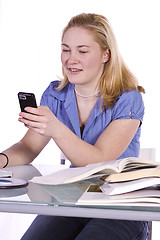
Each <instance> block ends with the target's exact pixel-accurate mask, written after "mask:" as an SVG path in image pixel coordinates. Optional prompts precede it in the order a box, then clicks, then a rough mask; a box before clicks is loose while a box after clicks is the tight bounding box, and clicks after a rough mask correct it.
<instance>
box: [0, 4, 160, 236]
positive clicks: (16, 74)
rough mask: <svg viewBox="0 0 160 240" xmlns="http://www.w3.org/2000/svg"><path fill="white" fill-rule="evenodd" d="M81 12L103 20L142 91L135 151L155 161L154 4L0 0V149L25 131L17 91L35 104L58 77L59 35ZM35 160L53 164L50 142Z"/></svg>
mask: <svg viewBox="0 0 160 240" xmlns="http://www.w3.org/2000/svg"><path fill="white" fill-rule="evenodd" d="M81 12H87V13H88V12H91V13H93V12H94V13H99V14H103V15H105V16H106V17H107V18H108V19H109V21H110V23H111V25H112V27H113V30H114V32H115V35H116V38H117V42H118V45H119V49H120V52H121V54H122V56H123V58H124V60H125V62H126V63H127V65H128V67H129V68H130V69H131V71H132V72H133V73H134V74H135V75H136V76H137V78H138V79H139V84H140V85H143V87H144V88H145V89H146V94H145V95H144V102H145V107H146V110H145V117H144V122H143V125H142V136H141V147H153V148H156V158H157V160H158V161H159V160H160V150H159V138H158V137H159V133H160V127H159V116H160V113H159V94H160V91H159V86H160V84H159V80H160V74H159V71H160V70H159V69H160V68H159V56H160V32H159V31H160V30H159V23H160V14H159V1H158V0H152V1H151V0H131V1H128V0H120V1H119V0H99V1H89V0H88V1H87V0H81V1H73V0H68V1H64V0H58V1H54V0H0V114H1V115H0V151H2V150H4V149H5V148H7V147H9V146H10V145H11V144H13V143H15V142H16V141H19V140H20V138H21V137H22V136H23V135H24V133H25V132H26V129H25V127H24V126H23V125H22V124H20V123H19V122H18V114H19V112H20V109H19V105H18V98H17V93H18V92H19V91H29V92H34V93H35V95H36V97H37V102H38V103H39V101H40V97H41V94H42V93H43V91H44V90H45V89H46V87H47V86H48V84H49V83H50V82H51V81H53V80H55V79H57V76H61V63H60V43H61V33H62V30H63V28H64V26H65V25H66V24H67V22H68V21H69V19H70V18H71V17H72V16H73V15H76V14H79V13H81ZM37 161H42V162H43V163H44V162H47V163H48V162H54V163H58V164H59V151H58V149H57V148H56V146H55V144H54V143H53V142H52V144H50V146H49V147H48V149H47V150H46V151H45V152H44V153H42V155H41V157H39V159H38V160H37ZM22 230H23V229H22ZM3 239H4V238H3ZM6 239H7V240H8V239H10V238H9V236H8V237H7V238H6ZM11 239H12V240H14V239H17V238H16V237H15V238H14V237H13V236H12V238H11Z"/></svg>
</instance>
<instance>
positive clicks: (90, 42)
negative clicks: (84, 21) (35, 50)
mask: <svg viewBox="0 0 160 240" xmlns="http://www.w3.org/2000/svg"><path fill="white" fill-rule="evenodd" d="M107 60H108V55H107V53H103V52H102V50H101V48H100V46H99V44H98V43H97V42H96V41H95V39H94V35H93V33H92V32H91V31H90V30H87V29H85V28H83V27H72V28H69V29H68V30H67V31H66V32H65V34H64V36H63V39H62V53H61V61H62V65H63V68H64V72H65V74H66V75H67V77H68V80H69V82H71V83H73V84H75V85H83V86H84V85H85V86H90V87H91V88H92V89H93V88H94V89H95V88H96V87H97V83H98V81H99V79H100V77H101V75H102V72H103V68H104V62H106V61H107Z"/></svg>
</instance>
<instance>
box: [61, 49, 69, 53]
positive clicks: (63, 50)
mask: <svg viewBox="0 0 160 240" xmlns="http://www.w3.org/2000/svg"><path fill="white" fill-rule="evenodd" d="M62 52H70V50H69V49H62Z"/></svg>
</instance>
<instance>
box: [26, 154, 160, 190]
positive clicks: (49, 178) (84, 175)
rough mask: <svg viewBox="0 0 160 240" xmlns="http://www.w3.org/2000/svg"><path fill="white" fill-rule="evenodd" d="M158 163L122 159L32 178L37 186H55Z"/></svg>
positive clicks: (157, 163)
mask: <svg viewBox="0 0 160 240" xmlns="http://www.w3.org/2000/svg"><path fill="white" fill-rule="evenodd" d="M159 165H160V163H159V162H156V161H149V160H144V159H140V158H134V157H129V158H124V159H119V160H114V161H109V162H100V163H94V164H88V165H87V166H85V167H76V168H67V169H63V170H60V171H57V172H54V173H53V174H49V175H46V176H40V177H34V178H33V179H32V180H31V181H32V182H34V183H38V184H46V185H57V184H67V183H73V182H77V181H82V180H85V179H89V178H95V177H97V176H103V175H107V176H108V175H110V174H113V173H120V172H124V171H130V170H133V169H139V168H148V167H157V166H159Z"/></svg>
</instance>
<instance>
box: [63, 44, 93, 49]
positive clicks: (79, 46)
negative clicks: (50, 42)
mask: <svg viewBox="0 0 160 240" xmlns="http://www.w3.org/2000/svg"><path fill="white" fill-rule="evenodd" d="M62 46H64V47H68V48H69V46H68V45H67V44H65V43H62ZM77 47H78V48H82V47H88V48H89V47H90V46H88V45H85V44H83V45H78V46H77Z"/></svg>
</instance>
